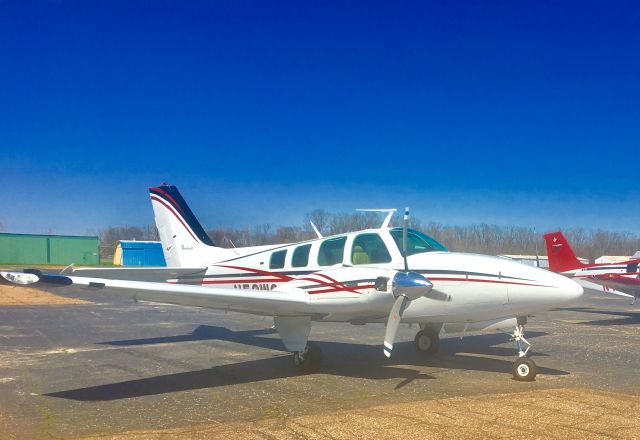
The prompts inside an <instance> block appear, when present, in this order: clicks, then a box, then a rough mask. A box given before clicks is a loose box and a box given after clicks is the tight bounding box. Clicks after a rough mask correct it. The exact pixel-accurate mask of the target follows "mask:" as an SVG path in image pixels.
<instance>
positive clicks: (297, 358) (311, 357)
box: [293, 341, 322, 374]
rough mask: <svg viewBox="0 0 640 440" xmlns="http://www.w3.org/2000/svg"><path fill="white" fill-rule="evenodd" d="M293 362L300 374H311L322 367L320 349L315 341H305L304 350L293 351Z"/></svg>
mask: <svg viewBox="0 0 640 440" xmlns="http://www.w3.org/2000/svg"><path fill="white" fill-rule="evenodd" d="M293 363H294V364H295V365H296V368H297V369H298V371H299V372H300V373H301V374H312V373H317V372H318V371H320V368H321V367H322V350H320V347H319V346H318V344H316V343H315V342H311V341H309V342H307V347H306V348H305V350H304V351H296V352H295V353H293Z"/></svg>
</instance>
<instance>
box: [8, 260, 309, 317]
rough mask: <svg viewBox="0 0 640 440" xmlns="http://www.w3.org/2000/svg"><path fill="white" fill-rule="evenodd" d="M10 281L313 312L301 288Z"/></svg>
mask: <svg viewBox="0 0 640 440" xmlns="http://www.w3.org/2000/svg"><path fill="white" fill-rule="evenodd" d="M34 272H36V273H34ZM0 276H2V277H3V278H4V279H6V280H7V281H9V282H11V283H14V284H19V285H33V284H42V285H50V286H53V287H56V286H58V287H64V288H65V289H67V290H70V291H72V292H73V291H81V292H86V291H87V290H93V291H95V292H96V293H108V294H114V295H123V296H127V297H132V298H135V299H139V300H143V301H154V302H160V303H167V304H178V305H185V306H196V307H204V308H212V309H222V310H234V311H241V312H244V313H253V314H258V315H268V316H273V315H286V316H296V315H301V316H309V315H310V314H313V313H314V310H313V307H312V303H313V301H311V300H310V297H309V294H308V293H307V292H306V291H304V290H302V289H296V288H293V289H290V291H286V292H283V291H276V290H270V291H268V290H267V291H265V290H239V289H229V288H220V287H208V286H207V287H205V286H195V285H190V284H189V285H187V284H169V283H162V282H160V283H157V282H148V281H131V280H112V279H107V278H91V277H84V276H83V277H76V276H66V275H46V274H42V273H37V271H33V272H27V273H24V272H0Z"/></svg>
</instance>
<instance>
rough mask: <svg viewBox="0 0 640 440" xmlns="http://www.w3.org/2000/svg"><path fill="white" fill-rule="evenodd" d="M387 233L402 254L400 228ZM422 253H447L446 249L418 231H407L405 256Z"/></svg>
mask: <svg viewBox="0 0 640 440" xmlns="http://www.w3.org/2000/svg"><path fill="white" fill-rule="evenodd" d="M389 232H390V233H391V236H392V237H393V240H394V241H395V242H396V246H398V249H399V250H400V253H402V228H393V229H391V230H390V231H389ZM423 252H447V248H446V247H444V246H443V245H441V244H440V243H438V242H437V241H435V240H434V239H433V238H431V237H429V236H428V235H426V234H423V233H422V232H420V231H416V230H415V229H408V230H407V255H414V254H421V253H423Z"/></svg>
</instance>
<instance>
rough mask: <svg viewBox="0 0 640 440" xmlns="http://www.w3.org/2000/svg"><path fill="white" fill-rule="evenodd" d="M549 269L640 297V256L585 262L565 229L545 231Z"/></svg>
mask: <svg viewBox="0 0 640 440" xmlns="http://www.w3.org/2000/svg"><path fill="white" fill-rule="evenodd" d="M544 239H545V243H546V245H547V255H548V256H549V268H550V269H551V270H552V271H554V272H558V273H561V274H563V275H566V276H568V277H570V278H573V279H574V280H576V281H577V282H578V283H580V285H582V287H584V288H585V289H592V290H597V291H604V292H606V293H612V294H615V295H621V296H625V297H629V298H633V302H634V303H635V300H636V299H637V298H638V297H639V296H640V271H639V270H638V265H639V264H640V259H638V258H633V259H630V260H628V261H622V262H618V263H602V264H585V263H583V262H581V261H580V260H578V258H577V257H576V255H575V253H574V252H573V249H571V246H570V245H569V242H568V241H567V239H566V238H565V236H564V234H562V232H560V231H558V232H552V233H549V234H545V236H544Z"/></svg>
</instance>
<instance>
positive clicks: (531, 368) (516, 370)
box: [512, 357, 538, 382]
mask: <svg viewBox="0 0 640 440" xmlns="http://www.w3.org/2000/svg"><path fill="white" fill-rule="evenodd" d="M512 373H513V378H514V379H515V380H519V381H522V382H531V381H532V380H534V379H535V378H536V374H538V367H537V366H536V363H535V362H533V361H532V360H531V359H529V358H525V357H521V358H518V359H517V360H516V361H515V362H514V363H513V370H512Z"/></svg>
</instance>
